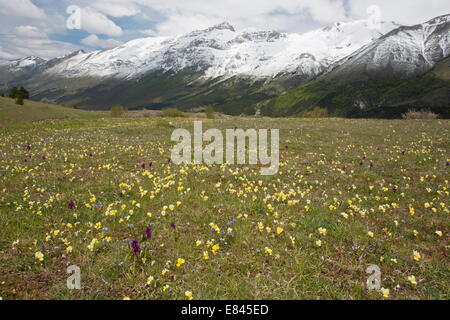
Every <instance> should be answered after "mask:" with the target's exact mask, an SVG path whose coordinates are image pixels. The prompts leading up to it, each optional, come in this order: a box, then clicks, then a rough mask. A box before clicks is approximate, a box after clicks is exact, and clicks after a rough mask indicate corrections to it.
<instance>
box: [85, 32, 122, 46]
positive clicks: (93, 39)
mask: <svg viewBox="0 0 450 320" xmlns="http://www.w3.org/2000/svg"><path fill="white" fill-rule="evenodd" d="M81 43H82V44H84V45H86V46H88V47H94V48H102V49H109V48H114V47H117V46H120V45H121V44H122V42H120V41H117V40H114V39H106V40H103V39H100V38H99V37H97V35H95V34H91V35H89V36H87V37H86V38H84V39H82V40H81Z"/></svg>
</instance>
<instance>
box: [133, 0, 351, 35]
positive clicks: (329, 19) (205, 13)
mask: <svg viewBox="0 0 450 320" xmlns="http://www.w3.org/2000/svg"><path fill="white" fill-rule="evenodd" d="M128 2H131V3H138V4H140V5H142V6H147V7H150V8H151V9H152V10H156V11H158V12H159V13H160V14H161V15H163V16H164V17H165V18H166V19H165V20H164V21H162V22H161V23H159V24H157V26H156V30H157V32H158V34H159V35H168V34H171V35H175V34H179V33H180V32H181V33H184V32H188V31H192V30H195V29H201V28H205V27H207V26H211V25H212V24H214V23H219V22H222V21H228V22H230V23H231V24H233V25H234V26H236V27H237V28H238V29H241V28H249V27H254V28H256V29H265V30H267V29H277V30H283V31H294V32H301V31H304V30H305V29H308V24H309V29H311V27H314V26H312V25H311V21H313V22H315V23H316V24H321V25H326V24H331V23H333V22H335V21H336V20H343V19H345V18H346V14H345V8H344V0H277V1H273V0H253V1H251V0H250V1H249V0H247V1H242V0H221V1H204V0H190V1H178V0H164V1H161V0H128ZM305 17H306V18H307V19H306V21H305Z"/></svg>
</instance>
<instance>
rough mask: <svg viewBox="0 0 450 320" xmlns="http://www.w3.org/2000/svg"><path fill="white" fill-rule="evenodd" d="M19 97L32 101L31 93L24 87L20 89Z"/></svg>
mask: <svg viewBox="0 0 450 320" xmlns="http://www.w3.org/2000/svg"><path fill="white" fill-rule="evenodd" d="M18 95H19V97H20V98H22V99H27V100H28V99H30V93H29V92H28V90H27V89H25V88H24V87H20V89H19V92H18Z"/></svg>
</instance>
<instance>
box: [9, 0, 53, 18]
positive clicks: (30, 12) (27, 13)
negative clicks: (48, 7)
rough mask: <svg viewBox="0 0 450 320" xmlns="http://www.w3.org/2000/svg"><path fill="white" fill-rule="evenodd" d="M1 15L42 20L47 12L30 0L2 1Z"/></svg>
mask: <svg viewBox="0 0 450 320" xmlns="http://www.w3.org/2000/svg"><path fill="white" fill-rule="evenodd" d="M0 13H2V14H5V15H12V16H17V17H26V18H33V19H42V18H44V17H45V12H44V10H42V9H41V8H38V7H37V6H35V5H34V4H33V2H31V1H30V0H14V1H11V0H0Z"/></svg>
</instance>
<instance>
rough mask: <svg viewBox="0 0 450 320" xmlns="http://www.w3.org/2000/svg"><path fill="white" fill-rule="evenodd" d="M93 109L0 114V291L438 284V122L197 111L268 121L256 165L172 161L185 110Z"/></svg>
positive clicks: (320, 293) (272, 294)
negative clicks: (154, 113) (263, 162)
mask: <svg viewBox="0 0 450 320" xmlns="http://www.w3.org/2000/svg"><path fill="white" fill-rule="evenodd" d="M91 118H92V117H87V119H83V118H79V119H78V120H66V121H58V122H52V123H40V124H26V125H21V126H12V127H11V126H4V127H0V230H1V233H0V270H1V272H0V297H2V298H3V299H5V300H8V299H123V298H125V297H127V298H130V299H189V298H191V297H192V298H193V299H449V298H450V285H449V282H448V279H449V278H450V271H449V267H450V265H449V259H448V255H449V246H450V242H449V222H450V215H449V210H450V201H449V200H450V195H449V191H450V190H449V188H450V186H449V180H450V175H449V170H450V167H449V161H450V159H449V157H450V154H449V150H450V121H448V120H434V121H401V120H398V121H386V120H343V119H326V120H320V119H316V120H306V119H240V118H234V119H220V120H206V119H204V120H203V126H204V129H205V130H206V129H208V128H218V129H221V130H222V129H225V128H235V127H238V128H268V129H269V128H277V129H278V128H279V129H281V130H280V138H281V145H280V149H281V153H280V157H281V158H280V160H281V167H280V172H279V174H278V175H275V176H266V177H263V176H260V174H259V173H260V172H259V168H258V167H257V166H211V167H207V166H202V165H184V166H176V165H174V164H172V163H169V161H168V158H169V157H170V150H171V148H172V146H173V143H172V142H171V141H170V137H171V134H172V132H173V130H174V129H175V128H186V129H189V130H192V127H193V125H192V119H164V118H155V119H91ZM150 162H151V164H152V165H151V167H150ZM70 265H76V266H78V267H79V268H80V270H81V290H69V289H68V288H67V285H66V281H67V277H68V275H67V274H66V269H67V267H68V266H70ZM369 265H376V266H378V267H379V269H380V271H381V288H380V290H374V291H368V290H367V285H366V282H367V279H368V277H369V276H370V274H367V273H366V270H367V268H368V267H369Z"/></svg>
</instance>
